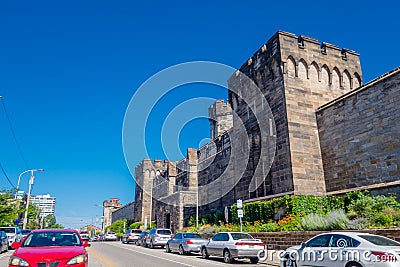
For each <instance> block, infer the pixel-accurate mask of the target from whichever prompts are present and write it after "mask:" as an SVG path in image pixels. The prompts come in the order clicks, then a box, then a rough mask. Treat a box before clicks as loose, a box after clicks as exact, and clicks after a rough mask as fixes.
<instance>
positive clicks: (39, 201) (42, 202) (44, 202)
mask: <svg viewBox="0 0 400 267" xmlns="http://www.w3.org/2000/svg"><path fill="white" fill-rule="evenodd" d="M30 202H31V203H32V204H35V205H36V206H37V207H38V208H39V209H40V217H45V216H47V215H50V214H51V215H54V208H55V207H56V198H55V197H51V196H50V194H46V195H31V196H30Z"/></svg>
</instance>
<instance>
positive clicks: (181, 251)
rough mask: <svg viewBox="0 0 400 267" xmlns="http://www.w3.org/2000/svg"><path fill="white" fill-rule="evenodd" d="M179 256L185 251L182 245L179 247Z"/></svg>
mask: <svg viewBox="0 0 400 267" xmlns="http://www.w3.org/2000/svg"><path fill="white" fill-rule="evenodd" d="M179 254H180V255H185V254H186V251H185V250H184V249H183V247H182V245H179Z"/></svg>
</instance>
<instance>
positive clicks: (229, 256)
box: [224, 249, 233, 263]
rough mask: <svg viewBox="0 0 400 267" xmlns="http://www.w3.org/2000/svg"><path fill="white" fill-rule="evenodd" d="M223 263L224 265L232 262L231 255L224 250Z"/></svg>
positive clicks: (227, 250)
mask: <svg viewBox="0 0 400 267" xmlns="http://www.w3.org/2000/svg"><path fill="white" fill-rule="evenodd" d="M224 262H225V263H232V262H233V258H232V255H231V252H230V251H229V249H225V250H224Z"/></svg>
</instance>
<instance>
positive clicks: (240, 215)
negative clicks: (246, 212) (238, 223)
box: [237, 210, 243, 218]
mask: <svg viewBox="0 0 400 267" xmlns="http://www.w3.org/2000/svg"><path fill="white" fill-rule="evenodd" d="M237 212H238V217H239V218H243V210H237Z"/></svg>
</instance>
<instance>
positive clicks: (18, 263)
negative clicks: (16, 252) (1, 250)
mask: <svg viewBox="0 0 400 267" xmlns="http://www.w3.org/2000/svg"><path fill="white" fill-rule="evenodd" d="M10 265H11V266H29V263H27V262H26V261H24V260H23V259H21V258H18V257H16V256H11V258H10Z"/></svg>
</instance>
